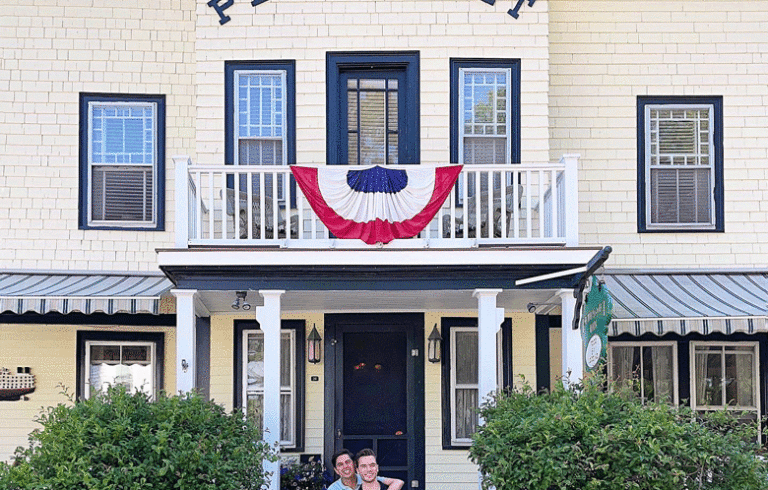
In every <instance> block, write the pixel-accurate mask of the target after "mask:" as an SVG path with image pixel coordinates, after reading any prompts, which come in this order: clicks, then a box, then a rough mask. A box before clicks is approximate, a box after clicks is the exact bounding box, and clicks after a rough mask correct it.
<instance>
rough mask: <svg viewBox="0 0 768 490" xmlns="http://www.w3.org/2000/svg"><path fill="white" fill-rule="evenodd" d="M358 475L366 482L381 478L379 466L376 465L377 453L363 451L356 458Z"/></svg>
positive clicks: (371, 450)
mask: <svg viewBox="0 0 768 490" xmlns="http://www.w3.org/2000/svg"><path fill="white" fill-rule="evenodd" d="M355 463H356V464H357V474H358V475H360V478H362V479H363V481H364V482H368V483H370V482H372V481H374V480H376V477H377V476H379V465H378V464H376V453H374V452H373V449H362V450H361V451H360V452H358V453H357V455H356V456H355Z"/></svg>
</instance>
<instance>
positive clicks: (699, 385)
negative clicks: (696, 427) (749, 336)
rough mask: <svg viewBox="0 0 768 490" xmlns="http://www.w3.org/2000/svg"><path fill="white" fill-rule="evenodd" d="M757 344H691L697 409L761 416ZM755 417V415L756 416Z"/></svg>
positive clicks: (693, 398) (694, 401)
mask: <svg viewBox="0 0 768 490" xmlns="http://www.w3.org/2000/svg"><path fill="white" fill-rule="evenodd" d="M757 359H758V345H757V343H752V342H750V343H738V344H737V343H710V342H707V343H704V342H691V399H692V401H693V403H692V405H693V408H694V409H695V410H722V409H727V410H734V411H738V412H750V413H751V414H750V416H749V418H751V419H753V420H754V419H756V418H757V417H758V415H759V413H760V402H759V391H758V386H759V384H758V380H759V375H758V372H757ZM752 414H753V415H752Z"/></svg>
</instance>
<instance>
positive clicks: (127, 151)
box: [88, 102, 158, 226]
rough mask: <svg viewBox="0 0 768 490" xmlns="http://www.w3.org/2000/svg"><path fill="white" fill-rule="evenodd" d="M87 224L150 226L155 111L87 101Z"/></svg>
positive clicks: (141, 104)
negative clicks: (88, 203)
mask: <svg viewBox="0 0 768 490" xmlns="http://www.w3.org/2000/svg"><path fill="white" fill-rule="evenodd" d="M88 110H89V126H88V127H89V132H88V140H89V142H88V156H89V158H88V162H89V176H88V177H89V178H88V181H89V196H90V199H91V202H90V206H89V220H88V221H89V224H91V225H99V224H110V225H112V224H116V223H122V224H135V225H138V226H147V225H153V224H155V215H156V213H155V206H156V202H155V195H156V194H157V191H156V186H157V183H156V180H157V179H156V177H155V169H156V167H157V161H156V160H157V154H158V153H157V108H156V104H154V103H145V102H136V103H134V102H131V103H123V102H89V105H88Z"/></svg>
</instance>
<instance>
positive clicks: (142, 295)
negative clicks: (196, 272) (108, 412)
mask: <svg viewBox="0 0 768 490" xmlns="http://www.w3.org/2000/svg"><path fill="white" fill-rule="evenodd" d="M172 286H173V284H172V283H171V281H169V280H168V279H167V278H166V277H165V276H163V275H161V274H159V273H158V274H151V273H146V274H141V273H137V274H111V273H110V274H98V273H94V274H90V273H76V274H69V273H64V272H62V273H58V272H56V273H21V272H14V273H4V272H0V313H6V312H12V313H17V314H22V313H27V312H36V313H41V314H42V313H49V312H52V311H55V312H59V313H71V312H80V313H86V314H89V313H96V312H103V313H108V314H113V313H151V314H155V315H158V314H161V313H173V310H174V302H173V298H172V296H171V295H170V293H169V291H170V289H171V287H172Z"/></svg>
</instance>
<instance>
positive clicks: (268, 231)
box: [227, 189, 299, 239]
mask: <svg viewBox="0 0 768 490" xmlns="http://www.w3.org/2000/svg"><path fill="white" fill-rule="evenodd" d="M238 194H239V199H238V201H239V202H238V209H239V212H238V219H239V222H240V223H239V225H240V238H248V195H247V193H245V192H243V191H239V192H238ZM251 198H252V200H253V203H252V206H251V207H252V210H253V218H252V220H253V232H252V234H251V238H253V239H261V238H264V239H274V238H278V239H279V238H291V237H297V236H298V234H299V217H298V216H297V215H296V213H295V211H292V212H291V218H290V219H291V228H290V235H286V230H285V207H284V206H280V207H279V208H278V211H277V236H275V213H274V199H273V197H272V196H271V195H265V196H264V236H263V237H262V236H261V199H260V198H259V196H258V195H257V194H254V195H252V196H251ZM234 209H235V190H234V189H227V215H228V216H234Z"/></svg>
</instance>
